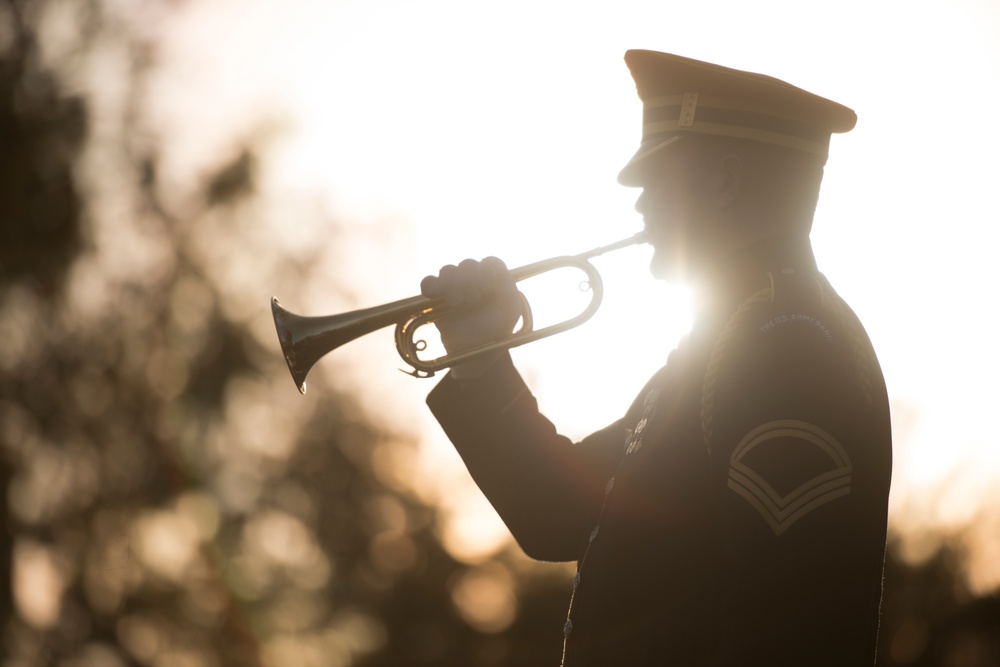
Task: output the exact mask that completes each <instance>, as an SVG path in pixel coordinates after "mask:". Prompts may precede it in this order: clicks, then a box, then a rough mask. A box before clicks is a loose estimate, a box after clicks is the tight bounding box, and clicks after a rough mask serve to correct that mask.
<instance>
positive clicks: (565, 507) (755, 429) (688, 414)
mask: <svg viewBox="0 0 1000 667" xmlns="http://www.w3.org/2000/svg"><path fill="white" fill-rule="evenodd" d="M625 60H626V63H627V64H628V66H629V69H630V70H631V72H632V75H633V78H634V79H635V82H636V86H637V89H638V93H639V96H640V98H641V99H642V101H643V134H642V144H641V146H640V148H639V150H638V151H637V152H636V154H635V155H634V156H633V158H632V160H631V161H630V162H629V163H628V164H627V165H626V166H625V168H624V170H623V171H622V173H621V175H620V177H619V180H620V181H621V182H622V183H623V184H625V185H629V186H636V187H640V188H642V194H641V195H640V197H639V199H638V202H637V205H636V207H637V209H638V210H639V211H640V212H641V213H642V215H643V219H644V221H645V226H646V230H647V232H648V235H649V238H650V242H651V243H652V245H653V247H654V249H655V252H654V257H653V261H652V267H651V268H652V272H653V273H654V275H655V276H657V277H660V278H664V279H667V280H672V281H682V282H685V283H688V284H690V285H691V286H692V287H693V289H694V290H695V294H696V295H697V308H698V310H697V313H696V317H695V322H694V326H693V327H692V330H691V331H690V333H689V334H688V335H687V336H686V337H685V338H684V339H683V341H682V342H681V343H680V344H679V345H678V347H677V348H676V349H675V350H674V351H673V352H672V353H671V354H670V357H669V359H668V361H667V364H666V366H664V368H663V369H661V370H660V371H659V372H658V373H656V374H655V375H654V377H653V378H652V379H651V380H650V382H649V384H648V385H647V386H646V387H645V388H644V389H643V390H642V392H641V393H640V394H639V396H638V397H637V398H636V400H635V402H634V404H633V405H632V407H631V409H630V410H629V411H628V412H627V414H625V416H623V417H622V419H620V420H618V421H617V422H615V423H614V424H612V425H611V426H609V427H607V428H605V429H604V430H602V431H599V432H597V433H595V434H593V435H591V436H590V437H588V438H586V439H585V440H583V441H582V442H580V443H579V444H573V443H571V442H569V441H568V440H567V439H565V438H563V437H561V436H559V435H558V434H557V432H556V429H555V428H554V427H553V425H552V424H551V423H550V422H549V421H547V420H546V419H545V418H544V417H543V416H542V415H541V414H539V412H538V410H537V406H536V402H535V399H534V398H533V397H532V395H531V393H530V392H529V390H528V389H527V388H526V386H525V384H524V382H523V381H522V380H521V378H520V376H519V375H518V373H517V371H516V370H515V369H514V367H513V365H512V363H511V360H510V356H509V355H508V354H507V353H505V352H500V353H496V354H494V355H493V356H492V357H489V358H484V359H479V360H476V361H473V362H469V363H468V364H465V365H461V366H457V367H455V368H453V369H452V371H451V372H450V373H449V375H448V376H447V377H446V378H445V379H444V380H442V382H441V383H440V384H439V385H438V386H437V387H436V388H435V389H434V390H433V391H432V392H431V394H430V396H429V397H428V403H429V405H430V406H431V408H432V410H433V411H434V414H435V415H436V416H437V418H438V420H439V421H440V423H441V425H442V426H443V428H444V430H445V431H446V432H447V434H448V436H449V437H450V438H451V440H452V442H453V443H454V444H455V447H456V448H457V449H458V451H459V453H460V454H461V456H462V458H463V460H464V461H465V463H466V465H467V466H468V469H469V471H470V472H471V474H472V476H473V477H474V478H475V480H476V482H477V483H478V484H479V486H480V488H481V489H482V490H483V492H484V493H485V494H486V496H487V497H488V498H489V499H490V501H491V502H492V504H493V506H494V507H495V508H496V510H497V512H499V514H500V516H501V517H502V518H503V520H504V521H505V522H506V524H507V526H508V527H509V528H510V530H511V531H512V533H513V535H514V536H515V538H516V539H517V540H518V542H519V543H520V545H521V546H522V548H523V549H524V551H525V552H526V553H527V554H528V555H530V556H532V557H535V558H538V559H542V560H551V561H568V560H576V561H577V562H578V570H577V575H576V577H575V579H574V584H573V590H574V592H573V596H572V599H571V600H570V603H569V612H568V615H567V620H566V622H565V626H564V628H563V633H564V636H565V644H564V662H565V664H566V665H571V666H579V665H685V666H691V665H706V666H708V665H711V666H713V667H722V666H735V665H747V666H751V665H752V666H756V665H761V666H764V665H766V666H768V667H779V666H786V665H788V666H791V665H795V666H796V667H804V666H808V667H816V666H820V665H852V666H853V665H865V664H867V665H871V664H873V662H874V656H875V646H876V635H877V628H878V616H879V604H880V599H881V580H882V565H883V556H884V550H885V536H886V504H887V498H888V493H889V478H890V470H891V436H890V428H889V408H888V400H887V398H886V391H885V384H884V381H883V378H882V373H881V371H880V369H879V365H878V362H877V360H876V358H875V353H874V351H873V350H872V347H871V344H870V342H869V340H868V337H867V335H866V334H865V332H864V329H863V328H862V326H861V324H860V323H859V322H858V320H857V318H856V317H855V315H854V313H853V312H852V311H851V310H850V308H849V307H848V306H847V305H846V304H845V303H844V302H843V301H842V300H841V299H840V297H838V296H837V294H836V292H834V290H833V288H832V287H831V286H830V284H829V283H828V282H827V280H826V279H825V278H824V277H823V276H822V275H821V274H820V273H819V272H818V271H817V268H816V264H815V260H814V258H813V253H812V249H811V246H810V242H809V232H810V227H811V224H812V217H813V211H814V209H815V205H816V200H817V197H818V193H819V186H820V181H821V179H822V174H823V165H824V164H825V162H826V159H827V149H828V146H829V140H830V136H831V134H832V133H839V132H846V131H849V130H850V129H852V128H853V126H854V124H855V120H856V117H855V115H854V112H853V111H851V110H850V109H847V108H846V107H843V106H841V105H839V104H836V103H834V102H831V101H829V100H825V99H823V98H820V97H818V96H816V95H813V94H811V93H808V92H806V91H804V90H801V89H799V88H796V87H794V86H791V85H788V84H786V83H784V82H782V81H779V80H777V79H773V78H770V77H765V76H761V75H758V74H751V73H747V72H740V71H736V70H731V69H727V68H723V67H719V66H716V65H711V64H708V63H703V62H699V61H695V60H690V59H686V58H680V57H677V56H673V55H669V54H663V53H656V52H650V51H630V52H628V53H627V54H626V57H625ZM423 291H424V293H425V294H428V295H431V296H437V295H445V296H447V297H448V298H449V300H451V301H453V302H456V303H465V304H467V305H470V306H473V307H472V308H470V310H469V311H468V314H467V315H466V316H461V317H459V316H456V317H454V318H451V319H449V320H448V321H443V322H441V323H440V324H439V328H440V329H441V332H442V337H443V340H444V342H445V345H446V347H448V348H449V349H452V350H454V349H459V348H462V347H464V346H467V345H470V344H474V343H476V342H477V341H481V340H484V339H491V338H494V337H497V336H502V335H504V334H506V333H509V332H510V330H511V329H512V327H513V326H514V324H515V322H516V319H517V316H518V312H519V309H518V306H517V295H516V288H515V286H514V285H513V283H512V282H511V280H510V278H509V275H508V274H507V272H506V268H505V267H504V266H503V264H502V262H500V261H499V260H496V259H493V258H490V259H487V260H484V261H483V262H481V263H480V262H474V261H469V260H467V261H465V262H463V263H462V264H460V265H459V266H457V267H454V266H451V267H445V268H444V269H442V271H441V274H440V276H437V277H429V278H427V279H425V281H424V284H423ZM645 305H646V307H655V305H654V304H645ZM627 326H628V323H627V322H623V323H622V327H623V329H624V328H625V327H627ZM620 390H621V389H620V388H617V387H605V386H600V385H599V386H597V387H595V391H620Z"/></svg>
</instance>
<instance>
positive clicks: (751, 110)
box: [642, 93, 830, 158]
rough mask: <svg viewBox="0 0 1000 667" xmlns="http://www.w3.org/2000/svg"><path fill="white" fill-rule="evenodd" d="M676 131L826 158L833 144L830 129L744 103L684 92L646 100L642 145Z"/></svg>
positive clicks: (650, 143)
mask: <svg viewBox="0 0 1000 667" xmlns="http://www.w3.org/2000/svg"><path fill="white" fill-rule="evenodd" d="M677 132H694V133H700V134H710V135H715V136H725V137H734V138H738V139H747V140H750V141H758V142H762V143H768V144H776V145H778V146H784V147H786V148H793V149H796V150H800V151H805V152H807V153H811V154H813V155H818V156H820V157H823V158H825V157H826V156H827V153H828V151H829V142H830V133H829V130H826V129H824V128H821V127H817V126H816V125H813V124H810V123H808V122H803V121H802V120H798V119H795V118H791V117H789V115H788V114H782V113H780V112H778V113H776V112H775V111H774V110H773V109H768V108H766V107H764V106H763V105H756V104H752V103H748V102H746V101H744V100H727V99H725V98H719V97H711V96H705V95H699V94H698V93H685V94H683V95H665V96H662V97H658V98H655V99H651V100H648V101H646V103H645V104H644V105H643V123H642V144H643V145H652V144H655V143H657V142H658V141H659V140H662V139H665V138H667V137H668V136H670V135H672V134H676V133H677Z"/></svg>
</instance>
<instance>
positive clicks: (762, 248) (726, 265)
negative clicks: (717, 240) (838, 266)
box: [695, 236, 817, 329]
mask: <svg viewBox="0 0 1000 667" xmlns="http://www.w3.org/2000/svg"><path fill="white" fill-rule="evenodd" d="M784 269H792V270H794V271H795V272H796V273H805V274H813V273H816V271H817V268H816V258H815V256H814V255H813V251H812V244H811V243H810V241H809V237H808V236H778V237H772V238H769V239H765V240H763V241H760V242H757V243H754V244H752V245H749V246H746V247H745V248H742V249H741V250H739V251H738V252H736V253H734V254H733V255H732V256H730V257H729V258H728V259H727V260H726V261H725V262H720V263H719V270H717V271H715V272H714V273H713V274H712V275H711V276H709V278H708V279H707V280H705V281H703V282H702V283H701V285H699V286H698V288H697V289H696V290H695V296H696V299H697V302H698V310H697V314H696V317H695V328H696V329H698V328H701V327H700V326H699V324H702V325H711V324H714V323H717V322H718V321H719V319H720V318H722V322H723V323H724V322H725V320H727V319H728V318H729V316H730V315H732V312H733V310H735V309H736V308H737V307H738V306H739V304H741V303H742V302H743V301H745V300H746V299H747V298H749V297H750V296H751V295H752V294H754V293H755V292H757V291H758V290H760V289H763V288H765V287H768V286H770V279H769V278H768V276H767V274H768V273H769V272H774V271H782V270H784Z"/></svg>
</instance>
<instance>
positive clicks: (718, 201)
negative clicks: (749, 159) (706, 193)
mask: <svg viewBox="0 0 1000 667" xmlns="http://www.w3.org/2000/svg"><path fill="white" fill-rule="evenodd" d="M746 164H747V163H746V160H745V159H744V158H743V156H742V155H739V154H737V153H728V154H726V155H725V156H724V157H722V158H720V159H719V161H718V162H717V163H716V165H715V173H714V174H713V175H712V181H711V198H712V205H713V206H714V207H715V209H716V210H718V211H722V210H724V209H726V208H729V207H730V206H732V205H733V202H735V201H736V200H737V199H738V198H739V197H740V195H741V194H742V192H743V187H744V185H745V182H746Z"/></svg>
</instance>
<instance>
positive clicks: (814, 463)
mask: <svg viewBox="0 0 1000 667" xmlns="http://www.w3.org/2000/svg"><path fill="white" fill-rule="evenodd" d="M728 486H729V488H730V489H732V490H733V491H734V492H735V493H736V494H737V495H739V496H740V497H741V498H743V499H744V500H746V501H747V502H748V503H749V504H750V506H751V507H752V508H753V509H754V510H756V511H757V513H758V514H760V516H761V518H763V519H764V521H766V522H767V524H768V525H769V526H770V527H771V530H773V531H774V534H775V535H779V536H780V535H781V534H782V533H784V532H785V531H786V530H788V529H789V528H791V527H792V526H793V525H794V524H795V523H796V522H797V521H799V520H800V519H802V518H803V517H805V516H807V515H809V514H810V513H811V512H813V511H814V510H816V509H818V508H820V507H822V506H824V505H826V504H827V503H829V502H831V501H833V500H836V499H837V498H841V497H843V496H846V495H848V494H850V492H851V461H850V459H849V458H848V456H847V452H845V451H844V448H843V447H842V446H841V444H840V443H839V442H837V440H836V439H835V438H834V437H833V436H832V435H830V434H829V433H827V432H826V431H824V430H823V429H821V428H819V427H818V426H816V425H814V424H810V423H808V422H804V421H798V420H791V419H784V420H778V421H772V422H768V423H766V424H762V425H761V426H758V427H757V428H755V429H753V430H752V431H750V432H749V433H747V434H746V436H745V437H744V438H743V439H742V440H741V441H740V443H739V444H738V445H737V446H736V449H734V450H733V454H732V456H731V457H730V461H729V483H728Z"/></svg>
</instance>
